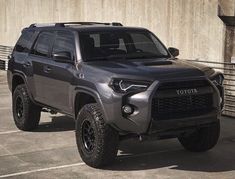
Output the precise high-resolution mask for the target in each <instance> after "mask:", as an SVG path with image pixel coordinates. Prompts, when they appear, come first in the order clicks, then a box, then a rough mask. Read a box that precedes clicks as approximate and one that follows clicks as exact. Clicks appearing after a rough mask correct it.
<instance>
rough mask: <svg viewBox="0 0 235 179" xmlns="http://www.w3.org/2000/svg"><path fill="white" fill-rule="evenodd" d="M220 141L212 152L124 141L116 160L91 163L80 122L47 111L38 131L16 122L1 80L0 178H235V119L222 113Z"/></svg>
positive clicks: (166, 143) (173, 144) (176, 144)
mask: <svg viewBox="0 0 235 179" xmlns="http://www.w3.org/2000/svg"><path fill="white" fill-rule="evenodd" d="M221 123H222V126H221V128H222V131H221V137H220V140H219V143H218V145H217V146H216V147H215V148H214V149H213V150H211V151H209V152H206V153H200V154H199V153H191V152H188V151H185V150H184V149H183V148H182V146H181V145H180V144H179V142H178V141H177V140H176V139H170V140H161V141H152V142H151V141H146V142H138V141H137V140H128V141H124V142H121V144H120V147H119V149H120V150H119V154H118V157H117V160H116V162H115V163H114V164H113V165H112V166H109V167H106V168H105V169H102V170H101V169H93V168H91V167H88V166H87V165H85V164H84V163H83V162H82V160H81V158H80V156H79V153H78V151H77V147H76V144H75V134H74V121H73V119H71V118H68V117H66V116H63V115H50V114H48V113H43V114H42V118H41V122H40V126H39V128H38V129H37V130H35V131H33V132H23V131H19V130H18V129H17V128H16V127H15V125H14V122H13V118H12V112H11V94H10V92H9V90H8V88H7V85H6V83H2V82H0V178H43V179H52V178H82V179H83V178H95V179H99V178H102V179H103V178H109V179H110V178H145V179H147V178H151V179H152V178H163V179H166V178H169V179H172V178H176V179H184V178H195V179H199V178H211V179H212V178H213V179H215V178H216V179H217V178H218V179H223V178H226V179H227V178H231V179H234V178H235V119H232V118H227V117H222V118H221Z"/></svg>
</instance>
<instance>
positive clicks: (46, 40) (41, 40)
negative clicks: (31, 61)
mask: <svg viewBox="0 0 235 179" xmlns="http://www.w3.org/2000/svg"><path fill="white" fill-rule="evenodd" d="M52 42H53V33H52V32H42V33H41V34H40V35H39V36H38V39H37V41H36V43H35V46H34V50H33V53H34V54H35V55H39V56H45V57H48V56H49V54H50V48H51V44H52Z"/></svg>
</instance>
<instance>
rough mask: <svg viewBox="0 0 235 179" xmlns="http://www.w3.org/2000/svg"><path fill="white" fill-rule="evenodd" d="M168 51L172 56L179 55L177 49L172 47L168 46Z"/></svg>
mask: <svg viewBox="0 0 235 179" xmlns="http://www.w3.org/2000/svg"><path fill="white" fill-rule="evenodd" d="M168 51H169V52H170V54H171V55H172V56H173V57H177V56H179V54H180V52H179V49H177V48H174V47H169V48H168Z"/></svg>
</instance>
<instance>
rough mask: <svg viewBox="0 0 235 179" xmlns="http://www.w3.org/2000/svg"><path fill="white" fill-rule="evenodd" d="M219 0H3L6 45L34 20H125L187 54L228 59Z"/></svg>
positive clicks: (1, 36)
mask: <svg viewBox="0 0 235 179" xmlns="http://www.w3.org/2000/svg"><path fill="white" fill-rule="evenodd" d="M217 6H218V0H0V44H4V45H11V46H12V45H14V43H15V41H16V40H17V38H18V36H19V35H20V30H21V29H22V28H23V27H25V26H28V25H29V24H31V23H34V22H37V23H40V22H56V21H58V22H59V21H101V22H112V21H119V22H122V23H123V24H125V25H128V26H142V27H146V28H149V29H150V30H152V31H153V32H154V33H156V34H157V36H158V37H159V38H160V39H161V40H162V41H163V42H164V43H165V44H166V45H167V46H174V47H177V48H179V49H180V53H181V55H180V57H181V58H190V59H194V58H203V59H209V60H214V61H215V60H216V61H221V60H222V59H223V53H224V52H223V51H224V50H223V49H224V43H223V42H224V34H225V33H224V32H225V28H224V25H223V23H222V21H221V20H220V19H219V18H218V17H217Z"/></svg>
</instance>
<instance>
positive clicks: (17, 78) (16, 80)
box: [12, 73, 27, 93]
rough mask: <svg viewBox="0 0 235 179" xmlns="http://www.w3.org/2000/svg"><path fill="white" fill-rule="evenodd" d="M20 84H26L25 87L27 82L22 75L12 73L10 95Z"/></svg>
mask: <svg viewBox="0 0 235 179" xmlns="http://www.w3.org/2000/svg"><path fill="white" fill-rule="evenodd" d="M21 84H26V86H27V82H26V79H25V77H24V75H22V74H20V73H14V74H13V76H12V93H14V91H15V89H16V87H17V86H18V85H21Z"/></svg>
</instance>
